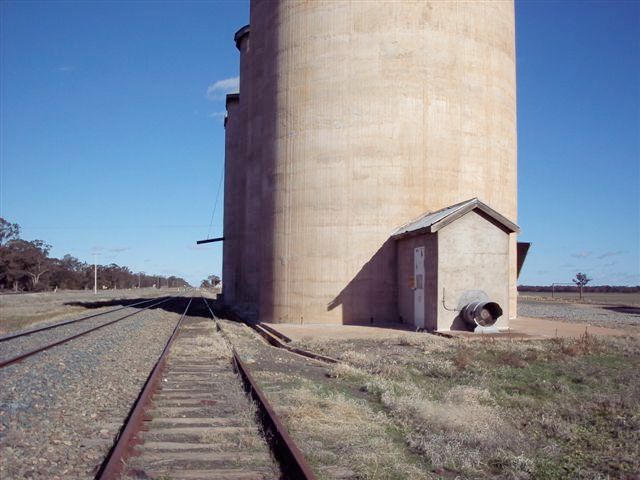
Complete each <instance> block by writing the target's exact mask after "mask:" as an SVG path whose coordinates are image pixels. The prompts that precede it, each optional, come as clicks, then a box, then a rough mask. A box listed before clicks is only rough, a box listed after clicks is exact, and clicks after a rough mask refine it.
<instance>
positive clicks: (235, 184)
mask: <svg viewBox="0 0 640 480" xmlns="http://www.w3.org/2000/svg"><path fill="white" fill-rule="evenodd" d="M238 110H239V105H238V99H237V98H234V97H233V96H230V97H229V99H228V100H227V118H226V120H225V125H224V127H225V148H224V220H223V221H224V236H225V240H224V243H223V247H222V248H223V256H224V259H225V260H224V262H223V264H222V278H223V280H224V295H225V299H226V301H227V302H229V303H235V302H237V292H238V284H239V281H240V278H239V277H240V272H241V268H240V259H241V258H242V256H241V255H242V254H241V252H242V247H243V244H244V242H243V241H242V238H243V237H242V233H243V232H242V229H243V221H242V218H243V216H244V203H243V202H242V201H241V200H242V198H243V196H244V171H243V170H244V169H243V168H242V167H243V163H244V155H243V152H242V150H243V147H244V141H243V139H241V135H242V133H241V132H242V128H243V127H244V125H243V122H242V118H241V116H240V115H239V113H240V112H239V111H238Z"/></svg>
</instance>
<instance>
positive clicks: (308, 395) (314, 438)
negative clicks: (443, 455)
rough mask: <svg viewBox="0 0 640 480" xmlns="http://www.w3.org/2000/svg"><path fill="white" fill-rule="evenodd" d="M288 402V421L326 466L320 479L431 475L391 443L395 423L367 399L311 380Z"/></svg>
mask: <svg viewBox="0 0 640 480" xmlns="http://www.w3.org/2000/svg"><path fill="white" fill-rule="evenodd" d="M287 403H288V404H289V405H290V406H291V407H292V408H290V409H289V410H288V413H287V414H286V421H287V424H288V425H291V426H292V434H293V435H294V436H295V437H296V440H297V442H298V443H299V444H300V446H301V448H302V449H303V450H304V451H307V452H312V453H311V455H309V460H310V461H311V462H313V463H314V464H316V465H321V467H320V477H321V478H331V477H333V476H334V475H335V474H336V473H338V474H342V475H346V476H347V477H348V478H361V479H374V478H412V479H420V478H429V477H428V475H427V473H426V472H425V470H423V469H421V468H419V466H418V465H416V464H415V463H414V462H413V461H412V460H411V459H409V458H407V455H406V452H405V451H404V449H403V448H401V447H398V446H397V445H395V444H394V443H393V442H390V441H389V440H390V435H392V431H393V430H394V428H395V427H394V425H393V424H392V422H390V420H389V419H388V418H387V416H386V415H384V413H382V412H375V411H374V410H373V409H372V408H371V406H370V405H369V403H368V402H367V401H365V400H362V399H357V398H353V397H349V396H347V395H345V394H343V393H339V392H327V391H323V390H322V389H319V388H317V386H314V385H311V384H306V385H304V386H302V387H299V388H297V389H295V390H292V391H290V392H288V393H287ZM345 446H347V447H346V448H345Z"/></svg>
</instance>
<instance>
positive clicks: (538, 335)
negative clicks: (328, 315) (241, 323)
mask: <svg viewBox="0 0 640 480" xmlns="http://www.w3.org/2000/svg"><path fill="white" fill-rule="evenodd" d="M509 325H510V329H509V331H508V332H502V333H500V334H498V335H492V338H505V339H509V338H514V337H516V338H524V339H543V338H554V337H562V338H579V337H580V336H581V335H583V334H584V333H585V330H586V331H588V332H589V333H590V334H593V335H603V336H625V335H629V332H627V331H624V330H620V329H616V328H605V327H597V326H585V324H584V323H571V322H563V321H555V320H546V319H542V318H528V317H519V318H517V319H515V320H511V321H510V322H509ZM269 326H270V327H272V328H274V329H275V330H277V331H278V332H280V333H283V334H284V335H286V336H288V337H289V338H291V339H292V340H310V339H323V340H330V339H336V340H358V339H360V340H366V339H372V340H373V339H385V338H389V337H413V336H419V335H424V334H423V333H416V332H414V331H413V330H409V329H408V328H401V327H398V326H396V325H393V326H387V327H385V326H380V327H371V326H368V325H319V324H315V325H314V324H309V325H296V324H288V323H279V324H270V325H269ZM451 334H452V335H453V336H458V337H465V338H470V339H473V338H476V337H480V335H478V334H473V333H466V332H465V333H457V332H451Z"/></svg>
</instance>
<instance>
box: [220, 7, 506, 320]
mask: <svg viewBox="0 0 640 480" xmlns="http://www.w3.org/2000/svg"><path fill="white" fill-rule="evenodd" d="M250 49H251V54H250V62H249V65H248V73H245V72H244V71H243V72H242V75H243V76H244V75H248V78H249V83H250V86H249V90H250V91H249V93H248V95H247V96H248V98H249V105H248V114H247V120H246V122H247V123H246V128H247V129H248V134H247V137H246V138H247V140H246V142H247V147H246V148H247V160H246V161H247V170H246V172H245V175H246V197H245V202H246V203H245V208H246V218H245V219H243V220H242V221H243V222H244V227H243V228H244V231H245V232H246V233H247V234H249V233H250V232H251V233H252V235H253V238H245V240H244V242H245V246H244V248H245V249H247V251H248V252H249V251H250V252H251V253H250V254H249V253H246V255H249V258H248V261H245V266H244V267H243V268H244V270H245V272H246V274H247V275H248V278H250V279H251V281H250V282H249V284H248V290H247V291H248V292H249V297H250V298H248V303H249V304H251V305H252V307H253V311H254V313H257V314H259V317H260V319H261V320H262V321H272V322H295V323H299V322H304V323H359V322H369V321H371V319H373V321H374V322H376V323H377V322H388V321H395V320H396V319H397V317H398V309H397V302H396V295H397V286H396V275H395V273H394V272H395V263H396V258H395V255H396V250H395V247H394V245H393V242H392V241H391V240H390V235H391V233H392V232H393V231H394V230H395V229H396V228H397V227H398V226H400V225H402V224H404V223H406V222H407V221H409V220H411V219H413V218H416V217H417V216H419V215H421V214H423V213H424V212H428V211H436V210H438V209H442V208H445V207H447V206H449V205H453V204H456V203H458V202H461V201H463V200H466V199H468V198H470V197H478V198H480V199H481V200H482V201H483V202H485V203H486V204H487V205H489V206H490V207H492V208H494V209H496V210H497V211H499V212H501V213H502V214H503V215H504V216H505V217H507V218H508V219H510V220H511V221H516V215H517V185H516V183H517V178H516V165H517V151H516V78H515V32H514V5H513V2H512V1H511V0H508V1H503V2H502V1H486V2H482V1H479V2H449V1H424V0H422V1H416V2H412V1H402V2H398V1H375V2H373V1H372V2H368V1H321V0H317V1H313V2H304V1H284V0H282V1H277V2H276V1H272V0H253V1H252V2H251V47H250ZM243 89H244V86H242V87H241V92H240V96H241V100H240V103H241V104H242V101H243V97H244V95H245V91H244V90H243ZM510 243H511V247H510V248H511V251H510V267H509V268H510V271H511V274H510V275H511V285H510V303H511V308H510V311H511V316H513V315H514V314H515V298H516V297H515V296H516V291H515V278H516V274H515V263H516V262H515V250H516V249H515V236H514V235H512V238H511V240H510ZM229 261H234V260H233V259H230V260H229ZM225 262H227V258H226V256H225ZM252 282H253V283H252ZM258 293H259V295H258Z"/></svg>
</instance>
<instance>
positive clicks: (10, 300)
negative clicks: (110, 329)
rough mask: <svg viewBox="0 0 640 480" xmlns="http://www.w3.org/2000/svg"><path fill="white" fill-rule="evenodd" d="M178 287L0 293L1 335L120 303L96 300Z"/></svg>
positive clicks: (158, 293) (161, 292)
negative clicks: (106, 304)
mask: <svg viewBox="0 0 640 480" xmlns="http://www.w3.org/2000/svg"><path fill="white" fill-rule="evenodd" d="M177 291H178V289H161V290H160V289H155V288H143V289H139V290H138V289H131V290H100V291H98V293H97V294H94V293H93V292H92V291H90V290H60V291H58V292H41V293H27V294H18V295H15V294H5V295H0V335H3V334H6V333H9V332H13V331H15V330H20V329H23V328H27V327H32V326H35V325H41V324H47V323H51V322H57V321H62V320H68V319H73V318H79V317H81V316H83V315H87V314H88V313H87V312H88V311H89V312H90V314H93V313H99V312H100V311H103V310H110V309H112V308H116V307H118V306H120V305H117V304H114V305H113V306H105V307H104V308H101V309H96V308H94V305H93V304H95V303H96V302H109V301H113V302H117V301H118V300H131V299H138V298H139V299H141V300H144V299H147V298H153V297H159V296H162V295H168V294H174V295H175V293H173V292H177ZM89 309H91V310H89Z"/></svg>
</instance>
